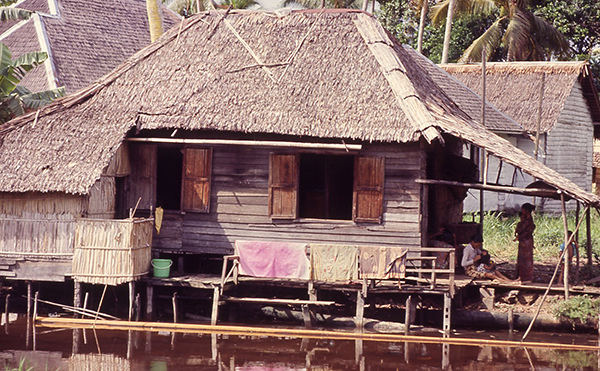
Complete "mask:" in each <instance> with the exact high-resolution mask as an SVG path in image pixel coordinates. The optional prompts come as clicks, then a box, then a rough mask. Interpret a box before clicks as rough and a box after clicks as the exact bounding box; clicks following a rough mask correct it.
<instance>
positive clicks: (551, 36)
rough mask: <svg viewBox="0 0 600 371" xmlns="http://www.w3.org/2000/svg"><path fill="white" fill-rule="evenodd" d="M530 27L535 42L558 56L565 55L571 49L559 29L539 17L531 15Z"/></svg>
mask: <svg viewBox="0 0 600 371" xmlns="http://www.w3.org/2000/svg"><path fill="white" fill-rule="evenodd" d="M532 21H533V22H532V27H533V31H534V35H535V37H536V41H537V43H538V44H539V45H540V46H542V47H543V48H545V49H548V50H550V51H552V52H555V53H556V54H557V55H558V56H561V57H567V56H568V55H569V54H570V52H571V49H570V47H569V42H568V41H567V39H566V38H565V37H564V35H563V34H562V33H560V31H559V30H557V29H556V28H555V27H554V26H553V25H551V24H550V23H548V22H546V21H545V20H543V19H542V18H540V17H537V16H535V15H534V16H533V19H532Z"/></svg>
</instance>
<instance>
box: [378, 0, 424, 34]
mask: <svg viewBox="0 0 600 371" xmlns="http://www.w3.org/2000/svg"><path fill="white" fill-rule="evenodd" d="M375 16H376V17H377V19H379V21H380V22H381V24H382V25H383V27H384V28H385V29H387V30H388V31H389V32H390V33H391V34H392V35H394V36H395V37H396V39H398V41H400V42H401V43H403V44H410V45H416V42H417V40H416V38H417V32H418V28H419V22H418V15H417V14H416V13H415V10H414V9H413V8H411V7H409V6H408V2H407V1H405V0H386V1H382V2H381V8H380V10H379V11H377V12H376V13H375ZM415 21H416V22H415Z"/></svg>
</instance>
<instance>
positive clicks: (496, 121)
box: [405, 47, 524, 133]
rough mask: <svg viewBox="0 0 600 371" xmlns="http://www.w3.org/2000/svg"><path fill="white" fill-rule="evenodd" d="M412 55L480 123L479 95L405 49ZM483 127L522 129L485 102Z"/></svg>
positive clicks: (414, 52) (504, 130)
mask: <svg viewBox="0 0 600 371" xmlns="http://www.w3.org/2000/svg"><path fill="white" fill-rule="evenodd" d="M405 49H406V50H407V51H408V52H409V53H411V54H413V55H412V57H413V59H414V60H415V61H416V62H417V63H418V64H419V66H420V67H422V68H423V69H424V70H426V71H427V73H428V74H429V75H430V76H431V78H432V79H433V80H434V81H435V83H436V84H437V85H438V86H439V87H440V88H442V89H443V90H444V92H445V93H446V94H448V96H449V97H450V98H451V99H452V100H453V101H454V102H455V103H456V104H457V105H458V106H459V107H460V109H461V110H463V111H465V112H466V113H467V114H468V115H469V116H470V117H471V118H473V119H474V120H477V121H479V122H481V121H482V120H481V100H482V99H481V95H480V93H479V92H475V91H473V90H471V89H470V88H469V87H468V86H466V85H465V84H463V83H462V82H461V81H460V80H458V79H456V78H455V77H454V76H452V75H450V74H449V73H448V72H446V71H444V70H443V69H441V68H439V67H438V66H436V64H435V63H433V62H432V61H431V60H430V59H428V58H426V57H425V56H423V55H421V54H419V53H417V52H416V51H415V50H414V49H411V48H409V47H405ZM485 127H486V128H488V129H490V130H491V131H493V132H495V133H522V132H524V130H523V127H522V126H521V125H520V124H519V123H517V122H516V121H515V120H513V119H512V118H510V117H508V116H507V115H505V114H504V113H502V112H500V110H499V109H498V108H496V107H495V106H494V105H493V104H490V102H489V101H487V100H486V107H485Z"/></svg>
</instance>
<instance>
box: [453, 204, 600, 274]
mask: <svg viewBox="0 0 600 371" xmlns="http://www.w3.org/2000/svg"><path fill="white" fill-rule="evenodd" d="M581 218H585V215H581ZM463 220H464V221H472V220H476V221H477V220H479V218H478V216H474V215H473V214H470V213H469V214H465V215H464V217H463ZM567 220H568V227H569V229H570V230H574V229H575V227H576V225H577V223H576V221H575V213H570V214H569V215H568V217H567ZM533 221H534V222H535V232H534V234H533V241H534V245H535V250H534V255H533V256H534V260H536V261H548V260H556V259H557V258H558V257H559V255H560V250H559V246H560V244H561V243H562V242H563V241H564V226H563V219H562V217H561V216H550V215H543V214H542V215H540V214H536V213H534V216H533ZM518 222H519V218H518V216H517V215H504V214H502V213H498V212H486V213H485V214H484V217H483V239H484V241H485V242H484V247H485V248H486V249H487V250H488V251H490V253H491V254H492V255H493V256H494V258H495V259H498V260H505V261H516V260H517V250H518V242H517V241H513V239H514V236H515V228H516V226H517V223H518ZM590 230H591V242H592V255H593V257H594V259H596V260H598V256H600V217H599V216H598V214H597V213H592V214H591V228H590ZM586 233H587V232H586V225H585V220H584V221H583V222H582V224H581V227H580V230H579V245H580V251H579V254H580V260H581V261H582V263H583V262H584V261H587V253H586V251H585V250H586V243H587V241H586Z"/></svg>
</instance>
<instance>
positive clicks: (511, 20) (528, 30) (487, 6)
mask: <svg viewBox="0 0 600 371" xmlns="http://www.w3.org/2000/svg"><path fill="white" fill-rule="evenodd" d="M453 1H456V2H457V6H456V10H455V11H456V13H457V14H474V15H490V14H492V13H496V14H498V19H497V20H496V21H495V22H494V23H493V24H492V25H491V26H490V27H489V28H488V29H487V30H486V31H485V32H484V33H483V35H481V36H480V37H479V38H477V39H476V40H475V41H473V43H472V44H471V46H469V47H468V48H467V50H465V51H464V53H463V55H462V57H461V58H460V60H459V61H460V62H471V61H481V53H482V50H483V48H484V47H485V48H486V50H489V51H490V53H488V59H489V56H490V55H492V52H493V51H495V50H497V49H498V48H500V47H501V46H504V47H505V48H506V49H507V57H506V59H507V60H509V61H536V60H547V59H549V58H550V57H551V56H552V55H555V56H559V57H564V56H567V55H568V54H569V51H570V49H569V44H568V42H567V40H566V39H565V37H564V36H563V35H562V34H561V33H560V32H559V31H558V30H557V29H556V28H554V27H553V26H552V25H551V24H549V23H548V22H546V21H544V20H543V19H541V18H539V17H537V16H535V15H534V14H533V13H532V12H531V11H530V10H529V9H527V4H526V0H444V1H442V2H440V3H438V4H437V5H435V6H434V7H433V8H432V21H433V23H434V24H436V23H438V24H439V23H440V22H441V20H442V19H444V18H446V20H448V18H449V17H446V14H447V13H448V8H449V5H450V3H451V2H453ZM446 24H448V22H446ZM446 31H447V30H446ZM442 63H444V62H443V61H442Z"/></svg>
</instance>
